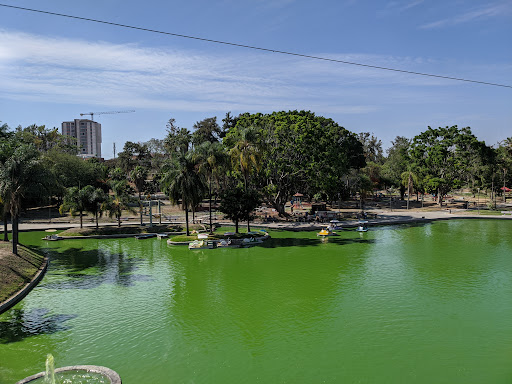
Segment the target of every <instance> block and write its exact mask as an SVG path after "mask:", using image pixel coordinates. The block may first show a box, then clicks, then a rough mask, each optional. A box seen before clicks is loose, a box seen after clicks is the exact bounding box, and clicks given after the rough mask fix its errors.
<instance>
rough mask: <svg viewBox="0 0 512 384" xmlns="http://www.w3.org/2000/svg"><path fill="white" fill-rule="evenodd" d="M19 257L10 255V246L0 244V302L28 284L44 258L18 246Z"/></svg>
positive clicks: (8, 244) (3, 243)
mask: <svg viewBox="0 0 512 384" xmlns="http://www.w3.org/2000/svg"><path fill="white" fill-rule="evenodd" d="M18 253H19V255H18V256H17V255H14V254H13V253H12V244H11V243H8V242H3V241H1V242H0V302H3V301H4V300H6V299H7V298H9V297H10V296H12V295H13V294H14V293H16V292H17V291H19V290H20V289H21V288H23V286H24V285H25V284H27V283H29V282H30V281H31V280H32V279H33V277H34V275H35V274H36V272H37V271H38V270H39V268H40V267H41V265H42V263H43V260H44V257H43V256H42V255H39V254H37V253H35V252H33V251H31V250H30V249H27V248H25V247H22V246H18Z"/></svg>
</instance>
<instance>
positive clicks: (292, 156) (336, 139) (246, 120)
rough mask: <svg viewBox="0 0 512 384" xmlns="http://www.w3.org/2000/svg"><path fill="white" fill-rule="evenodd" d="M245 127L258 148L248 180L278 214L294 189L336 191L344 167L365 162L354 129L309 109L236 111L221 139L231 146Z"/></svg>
mask: <svg viewBox="0 0 512 384" xmlns="http://www.w3.org/2000/svg"><path fill="white" fill-rule="evenodd" d="M246 130H249V131H250V132H252V133H251V134H252V136H253V137H254V138H253V139H252V141H251V142H252V143H253V144H254V145H255V146H256V147H257V148H259V149H260V151H261V156H260V161H259V163H260V167H259V172H257V173H256V174H255V175H254V179H255V180H254V182H253V183H254V185H256V186H258V187H259V188H261V190H262V192H263V194H264V196H265V199H267V200H268V201H269V202H270V203H271V204H272V206H273V207H274V208H275V209H276V210H277V212H278V213H279V215H280V216H283V215H285V211H284V206H285V203H286V202H287V201H289V200H290V198H291V197H292V196H293V194H294V193H296V192H297V191H301V192H302V193H306V194H308V195H309V196H313V195H315V194H316V193H318V192H322V193H326V194H327V195H329V196H331V197H333V196H338V195H339V193H340V191H342V190H343V189H345V188H346V185H345V184H344V181H345V180H346V179H344V177H345V176H346V175H347V174H348V173H349V171H350V169H352V168H355V169H359V168H361V167H363V166H364V165H365V160H364V156H363V148H362V144H361V143H360V142H359V141H358V139H357V137H356V135H355V134H353V133H351V132H349V131H347V130H346V129H345V128H343V127H340V126H339V125H338V124H337V123H335V122H334V121H333V120H331V119H327V118H324V117H321V116H315V114H314V113H312V112H309V111H288V112H284V111H281V112H274V113H272V114H270V115H263V114H261V113H259V114H254V115H250V114H243V115H240V116H239V117H238V120H237V124H236V126H235V127H234V128H231V129H230V130H229V132H228V133H227V135H226V137H225V139H224V141H223V143H225V145H226V146H227V147H228V148H230V149H231V148H234V147H235V144H236V143H237V142H239V141H240V140H241V139H243V134H244V132H245V131H246Z"/></svg>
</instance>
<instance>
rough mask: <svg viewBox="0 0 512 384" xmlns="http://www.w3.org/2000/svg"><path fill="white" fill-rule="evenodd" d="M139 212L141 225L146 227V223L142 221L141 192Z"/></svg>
mask: <svg viewBox="0 0 512 384" xmlns="http://www.w3.org/2000/svg"><path fill="white" fill-rule="evenodd" d="M139 212H140V225H141V226H142V225H144V222H143V220H142V198H141V196H140V192H139Z"/></svg>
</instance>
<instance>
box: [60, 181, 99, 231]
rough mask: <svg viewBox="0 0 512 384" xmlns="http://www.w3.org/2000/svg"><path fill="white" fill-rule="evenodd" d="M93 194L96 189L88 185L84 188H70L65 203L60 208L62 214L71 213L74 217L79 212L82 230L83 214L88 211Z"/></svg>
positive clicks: (65, 196)
mask: <svg viewBox="0 0 512 384" xmlns="http://www.w3.org/2000/svg"><path fill="white" fill-rule="evenodd" d="M93 192H94V187H93V186H92V185H86V186H85V187H84V188H78V187H71V188H68V189H67V190H66V194H65V195H64V201H63V203H62V205H61V206H60V207H59V212H60V213H61V214H62V213H64V212H67V211H69V213H70V214H72V215H75V214H76V213H77V212H78V213H79V214H80V228H83V212H84V211H87V207H88V204H89V201H90V200H91V195H92V193H93Z"/></svg>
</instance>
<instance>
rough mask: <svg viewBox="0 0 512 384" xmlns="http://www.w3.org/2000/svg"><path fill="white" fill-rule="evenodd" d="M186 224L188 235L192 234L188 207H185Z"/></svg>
mask: <svg viewBox="0 0 512 384" xmlns="http://www.w3.org/2000/svg"><path fill="white" fill-rule="evenodd" d="M185 224H186V227H187V236H190V230H189V228H188V207H185Z"/></svg>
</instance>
